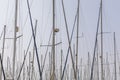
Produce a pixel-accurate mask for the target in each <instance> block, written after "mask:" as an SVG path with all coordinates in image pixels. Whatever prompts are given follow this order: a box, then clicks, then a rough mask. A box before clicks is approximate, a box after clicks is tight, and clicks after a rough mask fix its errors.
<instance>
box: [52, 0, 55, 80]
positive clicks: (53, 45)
mask: <svg viewBox="0 0 120 80" xmlns="http://www.w3.org/2000/svg"><path fill="white" fill-rule="evenodd" d="M52 52H53V55H52V56H53V64H52V65H53V69H52V70H53V73H52V78H53V79H52V80H55V0H53V40H52Z"/></svg>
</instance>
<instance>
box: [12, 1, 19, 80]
mask: <svg viewBox="0 0 120 80" xmlns="http://www.w3.org/2000/svg"><path fill="white" fill-rule="evenodd" d="M17 15H18V0H15V23H14V42H13V45H14V47H13V80H14V77H15V76H14V75H15V57H16V30H17Z"/></svg>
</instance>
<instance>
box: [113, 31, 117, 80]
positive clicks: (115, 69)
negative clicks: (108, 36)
mask: <svg viewBox="0 0 120 80" xmlns="http://www.w3.org/2000/svg"><path fill="white" fill-rule="evenodd" d="M114 67H115V79H114V80H117V71H116V39H115V32H114Z"/></svg>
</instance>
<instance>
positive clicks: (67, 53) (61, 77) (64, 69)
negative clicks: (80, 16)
mask: <svg viewBox="0 0 120 80" xmlns="http://www.w3.org/2000/svg"><path fill="white" fill-rule="evenodd" d="M76 20H77V13H76V15H75V20H74V24H73V28H72V33H71V37H70V43H71V42H72V37H73V33H74V28H75V23H76ZM69 49H70V47H68V49H67V55H66V59H65V65H64V68H63V72H62V77H61V80H63V77H64V72H65V69H66V65H67V60H68V55H69Z"/></svg>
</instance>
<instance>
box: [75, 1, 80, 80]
mask: <svg viewBox="0 0 120 80" xmlns="http://www.w3.org/2000/svg"><path fill="white" fill-rule="evenodd" d="M79 1H80V0H78V8H77V39H76V80H77V78H78V44H79V42H78V36H79Z"/></svg>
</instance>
